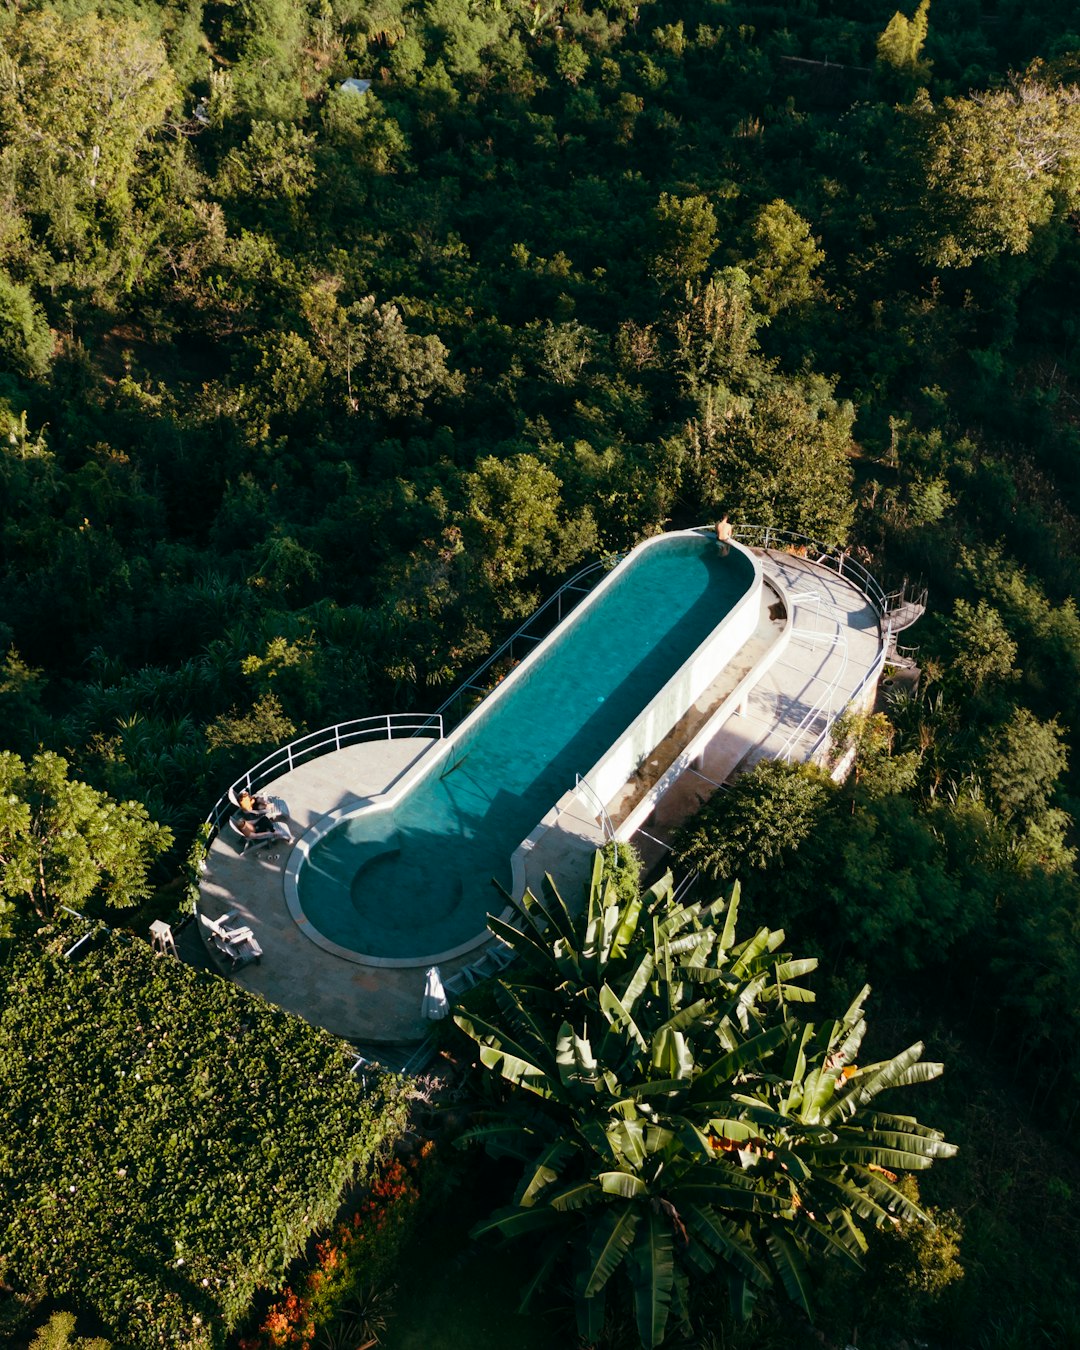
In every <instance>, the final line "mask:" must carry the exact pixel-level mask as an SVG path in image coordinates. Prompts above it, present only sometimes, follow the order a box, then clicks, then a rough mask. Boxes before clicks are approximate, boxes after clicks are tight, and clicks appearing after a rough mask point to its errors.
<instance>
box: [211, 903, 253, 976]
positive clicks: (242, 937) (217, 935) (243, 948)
mask: <svg viewBox="0 0 1080 1350" xmlns="http://www.w3.org/2000/svg"><path fill="white" fill-rule="evenodd" d="M199 918H200V919H201V920H202V923H203V926H204V927H205V928H206V930H207V932H208V933H209V935H210V936H209V942H210V946H211V947H212V948H213V949H214V951H215V952H217V953H218V955H219V956H226V957H228V959H229V960H230V961H231V962H232V968H233V969H234V970H235V969H236V967H237V966H246V965H247V963H248V962H249V961H258V960H259V958H260V957H261V956H262V948H261V947H260V946H259V942H258V939H257V938H256V936H255V934H254V933H253V932H252V931H251V929H250V928H247V927H241V928H228V927H226V925H227V924H228V923H229V921H230V920H232V919H235V918H236V915H235V914H223V915H222V916H221V918H220V919H211V918H210V916H209V915H208V914H200V915H199Z"/></svg>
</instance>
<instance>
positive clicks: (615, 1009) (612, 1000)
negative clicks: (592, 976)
mask: <svg viewBox="0 0 1080 1350" xmlns="http://www.w3.org/2000/svg"><path fill="white" fill-rule="evenodd" d="M600 1011H601V1012H602V1013H603V1014H604V1016H605V1017H606V1018H607V1019H608V1021H609V1022H611V1023H612V1024H613V1025H615V1026H617V1027H619V1029H620V1030H621V1031H625V1032H626V1034H627V1035H628V1036H630V1037H631V1039H632V1040H633V1041H634V1044H635V1045H636V1046H637V1047H638V1049H639V1050H647V1049H648V1043H647V1042H646V1040H645V1037H644V1036H643V1035H642V1034H641V1030H640V1029H639V1027H638V1024H637V1023H636V1022H635V1021H634V1017H633V1013H632V1012H631V1011H630V1008H629V1007H628V1006H627V1004H626V1003H625V1002H624V1000H623V999H621V998H620V997H619V996H618V994H616V992H615V990H614V989H612V987H611V985H609V984H606V983H605V984H604V985H603V986H602V987H601V990H600Z"/></svg>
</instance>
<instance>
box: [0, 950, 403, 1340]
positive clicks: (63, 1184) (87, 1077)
mask: <svg viewBox="0 0 1080 1350" xmlns="http://www.w3.org/2000/svg"><path fill="white" fill-rule="evenodd" d="M74 936H75V935H74V934H72V933H71V932H69V933H68V934H67V935H66V936H65V937H64V938H63V939H62V944H63V946H64V947H67V946H69V945H70V943H71V942H72V941H73V939H74ZM348 1068H349V1064H348V1060H347V1057H346V1047H344V1046H343V1045H342V1043H341V1042H339V1041H337V1040H336V1039H335V1038H334V1037H332V1036H330V1035H328V1034H327V1033H324V1032H320V1031H317V1030H315V1029H314V1028H312V1027H309V1026H307V1025H306V1024H304V1023H303V1022H300V1021H298V1020H297V1019H295V1018H292V1017H289V1016H287V1015H285V1014H282V1013H280V1012H278V1011H277V1010H276V1009H274V1008H272V1007H270V1006H269V1005H267V1004H265V1003H263V1002H262V1001H261V1000H258V999H253V998H252V997H250V996H249V995H248V994H247V993H246V992H245V991H243V990H242V989H240V988H239V987H237V986H235V985H232V984H229V983H228V982H226V981H223V980H219V979H216V978H212V977H208V976H206V975H200V974H198V973H196V972H194V971H192V970H190V969H188V968H187V967H185V966H182V965H181V964H180V963H179V962H176V961H172V960H165V959H162V958H159V957H156V956H155V955H154V954H153V953H152V952H151V951H150V948H149V947H148V946H147V945H146V944H145V943H142V942H138V941H134V942H133V941H131V940H127V941H124V940H123V939H122V938H121V937H120V936H118V935H116V934H109V933H108V932H105V931H102V932H99V933H98V934H97V936H96V938H95V940H94V942H93V945H92V946H91V948H90V950H89V951H88V952H86V953H85V954H84V955H82V956H81V957H79V959H77V960H73V961H71V960H66V959H64V958H63V956H62V955H61V954H60V950H59V944H58V942H55V941H52V942H49V943H48V944H46V945H42V946H40V947H34V948H27V949H26V950H24V951H23V952H21V953H20V955H19V956H18V957H17V958H15V959H13V960H12V961H11V962H10V963H9V964H8V965H7V966H6V968H5V969H4V971H3V984H2V999H0V1084H2V1086H0V1102H2V1103H3V1105H2V1108H0V1110H2V1113H3V1120H4V1125H3V1129H2V1131H0V1136H2V1140H3V1142H2V1144H0V1197H2V1199H0V1251H2V1253H3V1257H2V1269H0V1275H2V1278H3V1280H4V1282H5V1284H6V1285H8V1286H9V1287H10V1286H14V1287H15V1288H16V1289H18V1290H20V1291H22V1292H23V1293H24V1294H29V1295H32V1296H34V1297H37V1298H40V1297H43V1296H47V1297H48V1298H49V1299H50V1300H53V1301H56V1302H59V1303H60V1304H61V1305H62V1306H67V1307H69V1308H70V1307H77V1308H79V1309H80V1310H82V1311H84V1312H87V1313H89V1314H91V1316H93V1317H96V1319H97V1320H98V1321H99V1323H100V1325H101V1326H102V1327H103V1328H104V1329H106V1330H107V1332H108V1334H109V1338H110V1339H115V1341H116V1343H117V1344H119V1345H131V1346H140V1347H141V1346H150V1345H167V1346H179V1345H191V1346H213V1345H220V1344H222V1343H223V1342H224V1339H225V1335H226V1333H227V1332H228V1331H229V1329H230V1328H232V1327H234V1326H235V1325H236V1324H237V1322H238V1321H239V1320H240V1319H241V1318H242V1317H243V1315H244V1314H245V1313H246V1311H247V1308H248V1306H249V1304H250V1302H251V1300H252V1298H253V1296H254V1295H255V1292H256V1291H257V1290H259V1289H261V1288H268V1289H275V1288H278V1287H279V1286H280V1284H281V1282H282V1279H283V1276H284V1274H285V1271H286V1269H287V1268H288V1266H289V1264H290V1262H291V1261H292V1260H293V1259H294V1258H295V1257H296V1255H297V1254H298V1252H300V1251H301V1250H302V1249H303V1247H304V1245H305V1243H306V1242H307V1239H308V1237H309V1235H310V1234H311V1232H312V1230H313V1229H315V1228H316V1227H318V1226H319V1225H322V1224H328V1223H329V1222H330V1220H331V1219H332V1218H333V1216H334V1215H335V1213H336V1211H337V1208H338V1205H339V1204H340V1200H341V1196H342V1193H343V1191H344V1190H345V1188H346V1186H347V1185H348V1184H349V1183H351V1182H353V1181H354V1180H356V1181H362V1180H364V1179H365V1178H367V1177H368V1176H369V1175H371V1173H372V1170H373V1168H374V1165H375V1163H376V1161H377V1160H378V1159H379V1158H381V1157H382V1156H383V1155H384V1154H385V1153H386V1151H387V1149H388V1148H389V1147H390V1146H391V1145H392V1143H393V1141H394V1139H395V1138H396V1137H397V1135H398V1134H399V1133H400V1130H401V1127H402V1123H403V1118H404V1112H405V1106H404V1100H403V1097H402V1095H401V1089H400V1086H399V1085H397V1084H396V1083H395V1081H394V1080H392V1079H391V1080H388V1081H387V1082H386V1083H385V1084H384V1085H383V1086H382V1088H381V1090H379V1091H376V1092H371V1093H365V1092H364V1091H363V1090H362V1089H361V1086H360V1084H359V1083H358V1082H356V1081H355V1080H354V1079H352V1078H351V1077H350V1076H349V1074H348ZM12 1311H13V1309H12V1307H11V1305H10V1304H8V1305H6V1306H5V1316H8V1315H10V1314H11V1313H12ZM9 1328H10V1320H9Z"/></svg>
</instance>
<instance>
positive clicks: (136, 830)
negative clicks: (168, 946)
mask: <svg viewBox="0 0 1080 1350" xmlns="http://www.w3.org/2000/svg"><path fill="white" fill-rule="evenodd" d="M171 845H172V832H171V831H170V830H168V829H166V828H165V827H164V826H161V825H156V824H154V822H153V821H152V820H151V819H150V818H149V816H148V815H147V812H146V809H145V807H143V806H141V805H140V804H139V803H138V802H117V801H113V800H112V799H111V798H110V797H108V796H107V795H106V794H105V793H103V792H98V791H96V790H95V789H94V788H92V787H90V785H89V784H88V783H81V782H79V781H78V780H76V779H71V778H69V777H68V763H67V761H66V760H64V759H61V757H60V756H59V755H56V754H53V753H52V752H51V751H42V752H41V753H40V754H37V755H35V756H34V758H33V759H32V760H31V762H30V763H29V764H26V763H24V762H23V760H21V759H20V758H19V756H18V755H15V754H12V753H11V751H8V750H5V751H0V896H2V897H3V898H4V900H6V901H7V902H8V904H7V906H6V912H0V931H4V930H6V932H7V934H8V935H10V934H11V932H12V931H13V930H14V928H15V927H16V926H17V925H18V924H20V923H25V922H26V921H28V920H30V919H32V918H37V919H50V918H52V917H53V916H54V915H55V914H56V913H57V911H58V910H59V909H60V907H61V906H62V905H68V906H71V907H72V908H78V907H79V906H80V905H83V904H85V903H86V902H87V901H88V900H91V899H98V898H100V899H101V900H103V901H104V903H105V904H106V905H110V906H113V907H118V908H124V907H127V906H130V905H134V904H136V903H137V902H138V901H139V900H144V899H146V897H147V896H148V895H149V894H150V889H151V887H150V867H151V865H152V864H153V862H154V859H155V858H157V857H158V856H159V855H160V854H162V853H164V852H165V851H166V850H167V849H168V848H169V847H170V846H171Z"/></svg>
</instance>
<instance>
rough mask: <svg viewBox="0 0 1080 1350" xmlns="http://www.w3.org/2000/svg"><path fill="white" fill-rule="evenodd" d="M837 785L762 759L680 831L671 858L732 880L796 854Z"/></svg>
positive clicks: (803, 769) (810, 772)
mask: <svg viewBox="0 0 1080 1350" xmlns="http://www.w3.org/2000/svg"><path fill="white" fill-rule="evenodd" d="M833 791H834V789H833V785H832V784H831V783H830V781H829V779H828V778H827V777H826V775H824V774H822V773H820V772H819V771H818V770H816V769H812V768H808V767H805V766H803V765H795V764H785V763H783V762H781V761H780V760H772V759H769V760H762V761H761V763H760V764H757V765H755V767H754V768H753V769H752V770H751V771H750V772H749V773H744V774H742V775H741V776H740V777H739V778H738V779H737V780H736V782H735V783H734V784H733V786H732V787H731V788H730V789H724V790H721V791H719V792H717V793H715V794H714V795H713V796H712V797H711V798H710V799H709V801H707V802H706V803H705V805H704V806H703V807H702V808H701V810H700V811H698V812H697V814H696V815H695V816H694V817H693V818H692V819H691V820H690V821H689V822H688V823H687V824H686V825H684V826H683V828H682V829H681V830H680V831H679V832H678V834H677V835H676V836H675V840H674V843H673V844H672V853H673V856H674V858H675V860H676V862H677V864H678V865H679V867H681V868H686V869H688V870H690V871H694V872H701V873H702V874H703V875H704V876H706V877H708V878H709V880H710V881H731V880H733V879H734V877H735V876H736V874H737V873H738V872H739V871H742V870H745V869H746V868H755V869H764V868H766V867H768V866H769V865H770V864H771V863H773V862H775V861H779V860H782V859H783V858H784V857H785V856H786V855H788V854H790V853H792V852H793V851H794V850H795V849H797V848H798V847H799V845H800V844H801V843H802V842H803V840H804V839H806V838H807V836H808V835H809V834H810V833H811V831H812V830H813V829H814V826H815V825H816V824H817V822H818V821H819V820H820V818H821V816H822V814H823V812H824V811H825V810H826V809H827V807H828V804H829V801H830V798H831V796H832V794H833Z"/></svg>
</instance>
